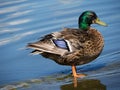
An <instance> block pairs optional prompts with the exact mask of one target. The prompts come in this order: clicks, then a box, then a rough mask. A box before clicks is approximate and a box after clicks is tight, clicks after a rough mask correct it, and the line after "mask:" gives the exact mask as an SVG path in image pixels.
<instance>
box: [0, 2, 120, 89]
mask: <svg viewBox="0 0 120 90" xmlns="http://www.w3.org/2000/svg"><path fill="white" fill-rule="evenodd" d="M85 10H93V11H95V12H96V13H97V15H98V16H99V18H100V19H101V20H102V21H104V22H106V23H107V24H108V27H102V26H98V25H92V27H94V28H96V29H98V30H99V31H100V32H101V33H102V35H103V37H104V40H105V47H104V50H103V52H102V54H101V55H100V57H99V58H97V59H96V60H95V61H93V62H91V63H89V64H86V65H82V66H79V67H78V71H82V72H84V73H86V74H88V76H92V75H93V76H95V77H97V75H102V76H104V75H106V74H110V75H111V76H113V77H114V76H115V75H116V72H117V73H120V68H119V67H120V35H119V34H120V30H119V26H120V4H119V0H94V1H93V0H92V1H91V0H89V1H88V0H1V1H0V86H2V85H9V84H12V83H15V82H21V81H26V80H31V79H35V78H41V77H44V76H52V75H58V76H60V75H61V73H64V74H65V75H67V74H70V73H71V67H68V66H61V65H58V64H56V63H55V62H54V61H52V60H49V59H46V58H43V57H42V56H40V55H36V56H32V55H30V52H31V50H30V49H27V48H26V45H27V43H30V42H33V41H36V40H38V39H39V38H40V37H41V36H43V35H45V34H48V33H50V32H54V31H60V30H61V29H62V28H64V27H70V28H77V27H78V25H77V23H78V17H79V15H80V14H81V13H82V12H83V11H85ZM111 73H112V74H111ZM114 78H115V77H114ZM116 78H118V77H117V76H116ZM118 79H119V78H118ZM99 80H103V79H99ZM116 80H117V79H115V81H114V83H116ZM109 82H110V81H109ZM70 83H72V82H70ZM103 83H104V84H105V85H106V87H107V88H109V89H111V90H113V89H112V88H111V87H110V84H108V82H104V80H103ZM117 83H120V82H117ZM62 84H63V85H64V84H65V83H62ZM116 87H117V86H116ZM118 88H119V87H118ZM59 89H60V88H59V85H58V87H57V89H56V88H54V89H52V90H59ZM41 90H42V89H41ZM45 90H47V89H45ZM61 90H62V89H61ZM115 90H117V89H115Z"/></svg>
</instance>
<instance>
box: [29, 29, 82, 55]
mask: <svg viewBox="0 0 120 90" xmlns="http://www.w3.org/2000/svg"><path fill="white" fill-rule="evenodd" d="M77 31H78V30H75V29H74V30H72V29H69V28H65V29H64V30H62V31H61V32H54V33H51V34H48V35H45V36H44V37H43V38H42V39H41V40H39V41H38V42H35V43H29V44H28V47H30V48H33V49H35V51H33V53H38V54H41V53H44V52H47V53H52V54H57V55H64V54H65V53H69V52H73V51H75V50H77V49H80V48H81V47H82V44H81V43H80V41H79V40H78V35H79V34H78V32H77ZM76 33H77V34H76ZM76 35H77V36H76Z"/></svg>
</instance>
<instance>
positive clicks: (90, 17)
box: [78, 11, 107, 30]
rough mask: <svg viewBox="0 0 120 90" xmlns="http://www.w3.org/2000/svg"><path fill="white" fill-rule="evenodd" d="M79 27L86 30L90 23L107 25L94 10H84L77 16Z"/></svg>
mask: <svg viewBox="0 0 120 90" xmlns="http://www.w3.org/2000/svg"><path fill="white" fill-rule="evenodd" d="M78 24H79V28H80V29H82V30H88V29H89V27H90V25H91V24H99V25H102V26H107V24H106V23H104V22H102V21H100V19H99V18H98V17H97V15H96V14H95V12H93V11H85V12H83V13H82V14H81V15H80V17H79V22H78Z"/></svg>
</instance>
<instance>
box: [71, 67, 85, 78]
mask: <svg viewBox="0 0 120 90" xmlns="http://www.w3.org/2000/svg"><path fill="white" fill-rule="evenodd" d="M72 73H73V76H74V77H77V78H83V77H85V76H86V75H85V74H77V73H76V66H75V65H72Z"/></svg>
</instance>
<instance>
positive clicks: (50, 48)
mask: <svg viewBox="0 0 120 90" xmlns="http://www.w3.org/2000/svg"><path fill="white" fill-rule="evenodd" d="M27 47H29V48H32V49H35V50H36V51H37V54H38V53H39V54H41V53H43V52H47V53H52V54H57V55H61V56H62V55H64V54H65V53H66V52H67V50H65V49H61V48H57V47H55V46H54V45H49V44H45V43H41V44H40V43H39V44H38V43H29V44H28V46H27ZM38 51H39V52H38ZM34 53H36V52H34Z"/></svg>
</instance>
